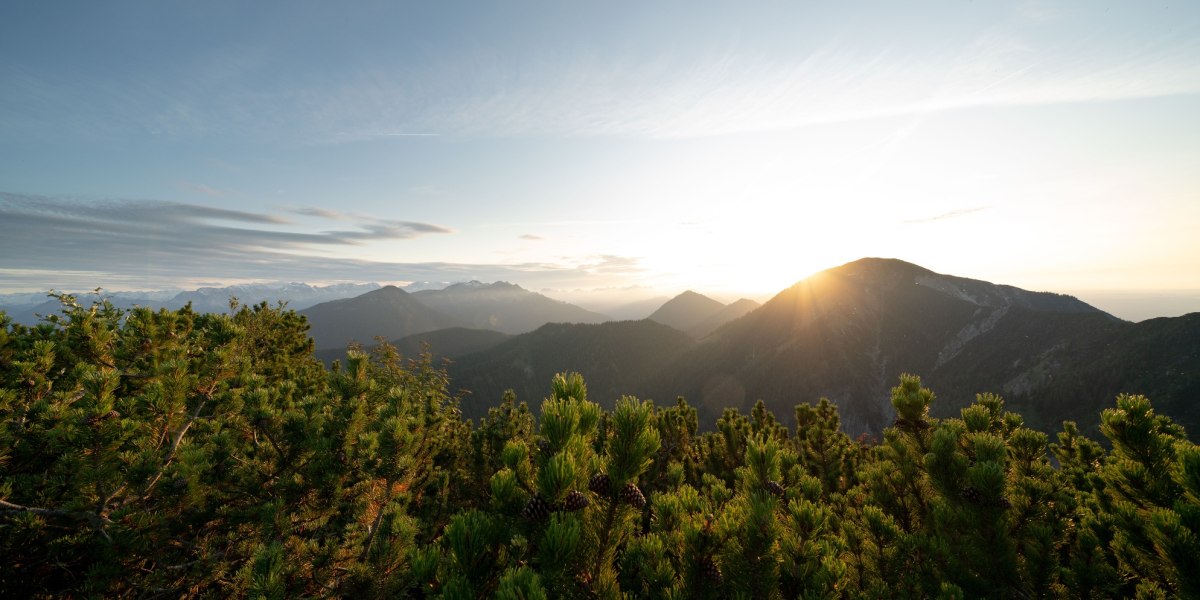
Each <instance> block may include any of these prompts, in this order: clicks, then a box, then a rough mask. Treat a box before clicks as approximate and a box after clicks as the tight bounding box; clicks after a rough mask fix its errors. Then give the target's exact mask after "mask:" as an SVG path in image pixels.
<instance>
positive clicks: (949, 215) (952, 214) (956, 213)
mask: <svg viewBox="0 0 1200 600" xmlns="http://www.w3.org/2000/svg"><path fill="white" fill-rule="evenodd" d="M990 208H991V207H990V206H976V207H974V208H961V209H958V210H951V211H947V212H944V213H941V214H938V215H934V216H932V217H922V218H919V219H909V220H907V221H904V222H905V223H907V224H910V225H915V224H920V223H932V222H934V221H945V220H947V219H954V218H957V217H962V216H966V215H970V214H974V213H977V212H982V211H985V210H988V209H990Z"/></svg>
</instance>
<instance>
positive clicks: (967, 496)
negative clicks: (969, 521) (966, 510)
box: [962, 486, 983, 504]
mask: <svg viewBox="0 0 1200 600" xmlns="http://www.w3.org/2000/svg"><path fill="white" fill-rule="evenodd" d="M962 498H963V500H966V501H967V502H970V503H971V504H978V503H979V501H980V500H982V499H983V494H980V493H979V490H977V489H975V488H973V487H971V486H967V487H965V488H963V490H962Z"/></svg>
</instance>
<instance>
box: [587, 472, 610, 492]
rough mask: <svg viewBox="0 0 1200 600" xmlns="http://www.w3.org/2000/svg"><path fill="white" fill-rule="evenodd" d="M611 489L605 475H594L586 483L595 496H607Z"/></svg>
mask: <svg viewBox="0 0 1200 600" xmlns="http://www.w3.org/2000/svg"><path fill="white" fill-rule="evenodd" d="M611 488H612V481H611V480H610V479H609V478H608V474H607V473H596V474H595V475H592V478H591V479H590V480H589V481H588V489H589V490H592V493H593V494H596V495H597V496H607V495H608V494H609V491H610V490H611Z"/></svg>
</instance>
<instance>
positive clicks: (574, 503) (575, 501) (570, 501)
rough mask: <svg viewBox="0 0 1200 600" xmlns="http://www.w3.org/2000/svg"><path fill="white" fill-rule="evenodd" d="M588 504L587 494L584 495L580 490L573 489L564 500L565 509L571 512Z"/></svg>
mask: <svg viewBox="0 0 1200 600" xmlns="http://www.w3.org/2000/svg"><path fill="white" fill-rule="evenodd" d="M587 505H588V499H587V496H584V495H583V493H582V492H580V491H579V490H571V493H569V494H567V499H566V500H564V501H563V509H564V510H569V511H571V512H575V511H577V510H583V509H584V508H586V507H587Z"/></svg>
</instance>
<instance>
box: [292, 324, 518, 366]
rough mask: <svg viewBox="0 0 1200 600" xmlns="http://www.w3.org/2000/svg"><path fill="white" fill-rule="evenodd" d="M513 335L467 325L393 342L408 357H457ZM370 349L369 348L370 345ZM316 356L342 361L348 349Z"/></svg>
mask: <svg viewBox="0 0 1200 600" xmlns="http://www.w3.org/2000/svg"><path fill="white" fill-rule="evenodd" d="M511 337H512V336H511V335H509V334H507V333H500V332H499V331H492V330H490V329H467V328H465V327H448V328H446V329H436V330H434V331H427V332H425V333H414V334H412V335H407V336H404V337H402V338H400V339H397V340H392V341H391V344H392V345H393V346H395V347H396V351H398V352H399V353H400V354H401V355H403V356H407V357H409V358H413V357H417V356H420V355H421V353H422V352H425V350H426V349H428V350H429V353H430V354H432V355H433V356H434V357H435V358H456V357H458V356H462V355H464V354H471V353H473V352H482V351H484V350H487V349H489V348H492V347H495V346H497V345H499V344H500V343H502V342H504V341H506V340H508V339H509V338H511ZM368 348H369V347H368ZM316 356H317V358H319V359H321V361H323V362H324V363H325V364H327V365H328V364H330V363H332V362H333V361H335V360H340V359H342V358H344V357H345V356H346V350H345V348H326V349H323V350H317V351H316Z"/></svg>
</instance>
